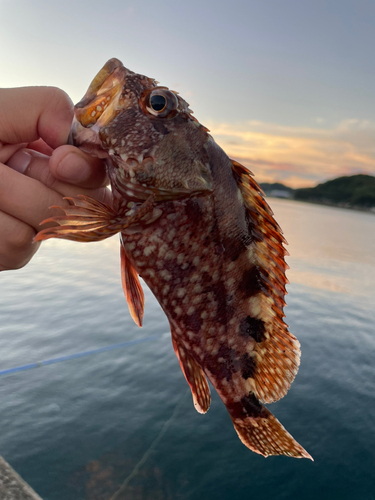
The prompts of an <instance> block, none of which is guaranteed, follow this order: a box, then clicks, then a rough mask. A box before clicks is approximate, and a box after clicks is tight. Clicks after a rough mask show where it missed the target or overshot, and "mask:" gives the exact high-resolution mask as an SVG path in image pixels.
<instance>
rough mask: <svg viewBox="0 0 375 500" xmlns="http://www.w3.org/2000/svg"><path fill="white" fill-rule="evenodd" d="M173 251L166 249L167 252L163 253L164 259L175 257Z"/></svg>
mask: <svg viewBox="0 0 375 500" xmlns="http://www.w3.org/2000/svg"><path fill="white" fill-rule="evenodd" d="M175 256H176V255H175V253H174V252H173V250H168V252H167V253H166V254H165V257H164V258H165V259H166V260H171V259H173V258H174V257H175Z"/></svg>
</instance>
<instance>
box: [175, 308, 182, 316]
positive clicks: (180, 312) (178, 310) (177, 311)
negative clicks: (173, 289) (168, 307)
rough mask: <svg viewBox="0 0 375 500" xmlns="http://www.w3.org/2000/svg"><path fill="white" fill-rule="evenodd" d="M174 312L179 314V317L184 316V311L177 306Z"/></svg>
mask: <svg viewBox="0 0 375 500" xmlns="http://www.w3.org/2000/svg"><path fill="white" fill-rule="evenodd" d="M174 312H175V313H176V314H177V316H181V314H182V309H181V307H179V306H177V307H176V308H175V310H174Z"/></svg>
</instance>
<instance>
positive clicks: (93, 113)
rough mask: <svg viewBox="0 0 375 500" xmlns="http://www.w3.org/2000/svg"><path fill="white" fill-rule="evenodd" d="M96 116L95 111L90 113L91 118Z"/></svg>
mask: <svg viewBox="0 0 375 500" xmlns="http://www.w3.org/2000/svg"><path fill="white" fill-rule="evenodd" d="M95 115H96V111H95V110H94V111H91V116H92V117H93V118H94V116H95Z"/></svg>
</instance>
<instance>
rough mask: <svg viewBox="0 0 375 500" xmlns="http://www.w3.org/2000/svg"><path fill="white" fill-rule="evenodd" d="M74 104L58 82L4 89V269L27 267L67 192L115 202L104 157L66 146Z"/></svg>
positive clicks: (0, 242) (0, 148)
mask: <svg viewBox="0 0 375 500" xmlns="http://www.w3.org/2000/svg"><path fill="white" fill-rule="evenodd" d="M72 119H73V104H72V102H71V100H70V98H69V97H68V96H67V94H66V93H65V92H63V91H62V90H60V89H58V88H55V87H24V88H15V89H0V271H5V270H12V269H19V268H21V267H23V266H25V265H26V264H27V263H28V262H29V261H30V259H31V258H32V257H33V255H34V254H35V253H36V251H37V250H38V248H39V246H40V243H33V238H34V236H35V235H36V233H37V232H38V231H40V229H41V226H40V223H41V221H43V220H44V219H47V218H49V217H51V216H53V215H58V214H60V213H59V212H58V211H57V210H50V208H49V207H51V206H52V205H58V206H63V205H66V204H68V203H69V202H68V201H66V200H64V197H66V196H77V195H78V194H86V195H88V196H91V197H92V198H95V199H97V200H99V201H102V202H104V203H107V204H111V194H110V191H109V190H108V189H107V188H106V187H105V186H106V185H107V177H106V174H105V169H104V166H103V164H102V162H101V161H100V160H97V159H94V158H92V157H90V156H88V155H86V154H85V153H83V152H82V151H80V150H79V149H77V148H75V147H74V146H68V145H66V142H67V138H68V135H69V130H70V125H71V122H72ZM44 227H47V226H43V228H44Z"/></svg>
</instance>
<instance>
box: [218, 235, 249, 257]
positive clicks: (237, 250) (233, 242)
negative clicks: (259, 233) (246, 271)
mask: <svg viewBox="0 0 375 500" xmlns="http://www.w3.org/2000/svg"><path fill="white" fill-rule="evenodd" d="M250 243H251V239H250V237H249V236H248V235H246V234H242V235H241V236H237V237H236V236H235V237H233V238H228V239H226V240H225V241H224V248H225V253H226V255H227V256H228V258H229V259H230V260H231V261H232V262H235V261H236V260H237V259H238V257H239V256H240V255H242V254H243V252H244V251H245V250H246V249H247V247H248V245H249V244H250Z"/></svg>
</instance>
